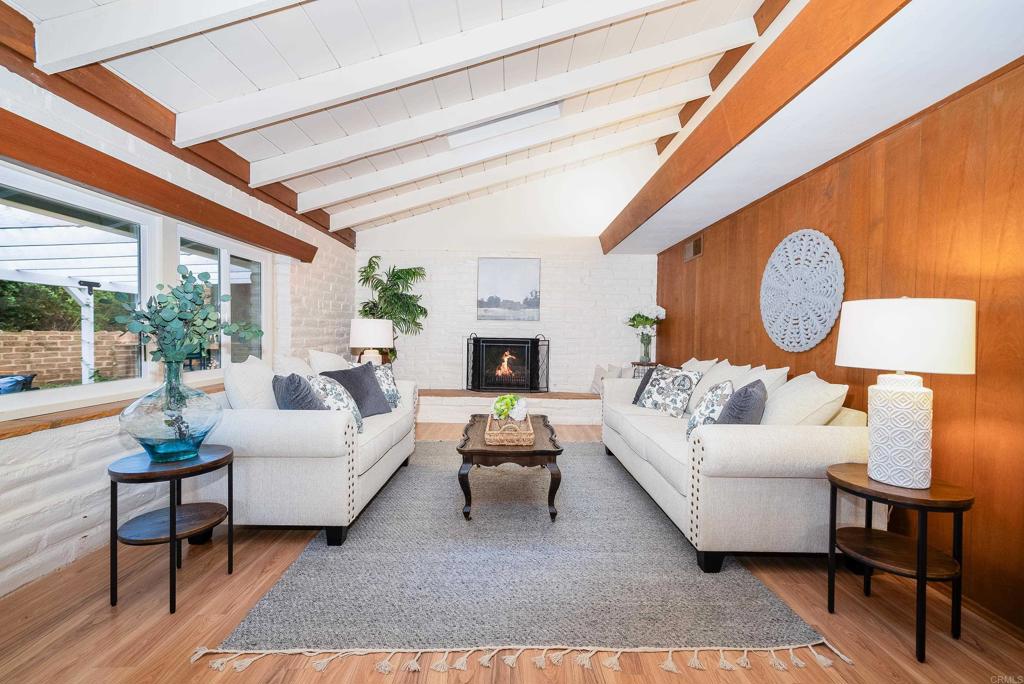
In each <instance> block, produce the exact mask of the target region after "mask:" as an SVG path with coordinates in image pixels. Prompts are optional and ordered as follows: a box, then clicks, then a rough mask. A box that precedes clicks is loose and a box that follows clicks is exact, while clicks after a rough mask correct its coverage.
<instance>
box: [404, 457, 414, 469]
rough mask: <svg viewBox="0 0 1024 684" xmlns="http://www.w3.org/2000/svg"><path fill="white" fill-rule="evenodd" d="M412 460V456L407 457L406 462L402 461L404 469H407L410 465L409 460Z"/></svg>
mask: <svg viewBox="0 0 1024 684" xmlns="http://www.w3.org/2000/svg"><path fill="white" fill-rule="evenodd" d="M410 458H412V456H407V457H406V458H405V460H404V461H402V467H403V468H405V467H406V466H408V465H409V459H410Z"/></svg>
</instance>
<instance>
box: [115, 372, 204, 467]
mask: <svg viewBox="0 0 1024 684" xmlns="http://www.w3.org/2000/svg"><path fill="white" fill-rule="evenodd" d="M222 411H223V409H222V408H221V406H220V404H218V403H217V402H216V401H214V400H213V399H212V398H211V397H210V396H209V395H208V394H206V392H203V391H202V390H198V389H195V388H194V387H189V386H188V385H186V384H185V383H183V382H182V381H181V363H180V362H179V363H165V364H164V383H163V385H161V386H160V387H158V388H156V389H155V390H153V391H152V392H150V393H149V394H147V395H146V396H144V397H141V398H139V399H137V400H136V401H135V402H133V403H132V404H131V405H130V406H129V407H128V408H126V409H125V410H124V411H122V412H121V427H122V428H123V429H124V430H125V432H127V433H128V434H130V435H131V436H132V437H134V438H135V439H136V440H137V441H138V442H139V444H141V445H142V448H143V449H145V450H146V453H148V454H149V458H150V459H151V460H153V461H155V462H158V463H164V462H169V461H184V460H187V459H190V458H195V457H196V456H198V455H199V447H200V445H202V443H203V440H204V439H206V435H208V434H210V431H211V430H213V428H215V427H216V426H217V423H219V422H220V416H221V412H222Z"/></svg>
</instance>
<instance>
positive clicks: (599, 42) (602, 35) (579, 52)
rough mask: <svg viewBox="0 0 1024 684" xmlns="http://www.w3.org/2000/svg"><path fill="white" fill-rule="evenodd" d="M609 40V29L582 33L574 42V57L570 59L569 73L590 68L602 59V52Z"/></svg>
mask: <svg viewBox="0 0 1024 684" xmlns="http://www.w3.org/2000/svg"><path fill="white" fill-rule="evenodd" d="M607 39H608V27H607V26H602V27H601V28H597V29H594V30H593V31H587V32H586V33H581V34H579V35H578V36H576V37H575V38H573V41H572V55H571V56H570V57H569V71H572V70H574V69H580V68H582V67H585V66H589V65H591V64H593V63H594V62H597V61H598V60H599V59H601V51H602V50H604V43H605V41H606V40H607Z"/></svg>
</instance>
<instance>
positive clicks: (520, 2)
mask: <svg viewBox="0 0 1024 684" xmlns="http://www.w3.org/2000/svg"><path fill="white" fill-rule="evenodd" d="M543 6H544V3H543V2H541V0H501V18H502V19H511V18H512V17H518V16H519V15H520V14H526V13H527V12H533V11H536V10H539V9H540V8H541V7H543Z"/></svg>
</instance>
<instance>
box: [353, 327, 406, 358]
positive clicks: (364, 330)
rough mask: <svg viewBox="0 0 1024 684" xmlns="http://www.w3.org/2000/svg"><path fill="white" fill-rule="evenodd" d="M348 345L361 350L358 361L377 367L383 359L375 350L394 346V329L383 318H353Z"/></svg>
mask: <svg viewBox="0 0 1024 684" xmlns="http://www.w3.org/2000/svg"><path fill="white" fill-rule="evenodd" d="M348 345H349V347H353V348H355V347H361V348H363V354H362V356H360V357H359V360H360V361H362V362H363V363H366V362H370V363H372V364H374V365H376V366H379V365H380V364H381V361H382V360H383V359H381V356H380V352H379V351H377V349H378V348H380V349H391V348H392V347H393V346H395V333H394V327H393V326H392V325H391V321H389V320H387V319H385V318H353V319H352V329H351V331H350V333H349V341H348Z"/></svg>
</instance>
